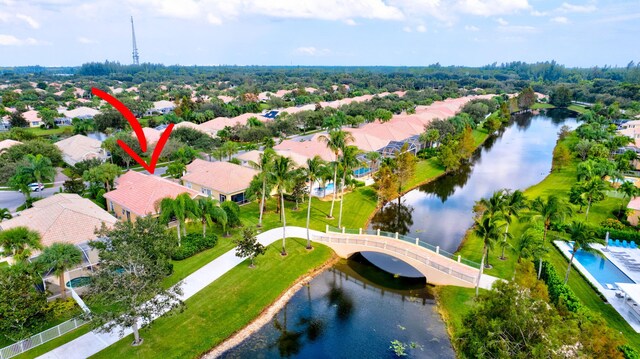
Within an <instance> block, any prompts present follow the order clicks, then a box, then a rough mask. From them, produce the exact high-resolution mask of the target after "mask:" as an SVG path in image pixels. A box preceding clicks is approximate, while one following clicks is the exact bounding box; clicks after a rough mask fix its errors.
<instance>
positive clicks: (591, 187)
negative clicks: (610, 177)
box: [582, 178, 607, 221]
mask: <svg viewBox="0 0 640 359" xmlns="http://www.w3.org/2000/svg"><path fill="white" fill-rule="evenodd" d="M606 189H607V185H606V184H605V183H604V181H603V180H602V179H600V178H594V179H592V180H591V181H589V182H587V183H585V184H584V186H583V192H582V193H583V195H584V196H585V197H586V199H587V211H586V215H585V216H584V220H585V221H587V220H588V219H589V209H591V204H592V203H593V201H600V200H602V199H603V198H604V190H606Z"/></svg>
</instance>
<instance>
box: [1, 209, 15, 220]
mask: <svg viewBox="0 0 640 359" xmlns="http://www.w3.org/2000/svg"><path fill="white" fill-rule="evenodd" d="M11 218H13V216H12V215H11V212H10V211H9V209H8V208H0V222H2V221H4V220H5V219H11Z"/></svg>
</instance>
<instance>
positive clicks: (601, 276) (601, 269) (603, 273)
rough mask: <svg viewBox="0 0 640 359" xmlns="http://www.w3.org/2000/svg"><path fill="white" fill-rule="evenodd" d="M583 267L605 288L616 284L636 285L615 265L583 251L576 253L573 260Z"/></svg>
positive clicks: (603, 258)
mask: <svg viewBox="0 0 640 359" xmlns="http://www.w3.org/2000/svg"><path fill="white" fill-rule="evenodd" d="M573 260H574V261H577V262H579V263H580V264H582V266H583V267H584V268H585V269H586V270H587V271H588V272H589V273H590V274H591V275H592V276H593V277H594V278H595V279H596V280H597V281H598V282H599V283H600V284H601V285H602V286H603V287H604V288H607V284H614V283H635V282H634V281H633V280H632V279H631V278H629V277H628V276H627V275H626V274H624V272H623V271H621V270H620V268H618V267H617V266H616V265H615V264H613V263H612V262H611V261H610V260H608V259H607V258H605V257H600V256H597V255H595V254H593V253H587V252H583V251H580V250H579V251H578V252H576V255H575V257H574V259H573Z"/></svg>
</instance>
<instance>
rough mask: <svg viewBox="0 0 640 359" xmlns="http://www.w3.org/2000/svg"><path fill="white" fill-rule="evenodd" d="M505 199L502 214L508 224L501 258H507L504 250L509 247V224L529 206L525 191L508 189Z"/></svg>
mask: <svg viewBox="0 0 640 359" xmlns="http://www.w3.org/2000/svg"><path fill="white" fill-rule="evenodd" d="M504 197H505V201H504V206H503V208H502V214H503V217H504V220H505V222H506V223H507V226H506V228H505V230H504V239H503V243H502V244H501V247H502V254H501V255H500V259H502V260H505V257H504V250H505V248H506V247H508V244H507V235H508V233H509V225H510V224H511V221H512V219H513V218H514V217H515V218H518V217H519V216H520V211H522V210H523V209H525V208H527V198H526V197H525V196H524V193H522V191H520V190H515V191H513V192H511V191H509V190H507V191H505V195H504Z"/></svg>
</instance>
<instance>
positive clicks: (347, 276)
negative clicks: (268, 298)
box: [222, 260, 454, 358]
mask: <svg viewBox="0 0 640 359" xmlns="http://www.w3.org/2000/svg"><path fill="white" fill-rule="evenodd" d="M363 266H366V264H364V263H359V264H354V263H353V261H352V260H349V261H341V262H340V263H339V264H337V265H336V266H335V267H334V268H332V269H330V270H328V271H325V272H324V273H322V274H320V276H318V277H316V278H315V279H313V280H312V281H311V282H310V283H309V285H308V286H306V287H304V288H302V289H300V290H299V291H298V292H297V293H296V294H295V295H294V296H293V297H292V299H291V300H290V301H289V303H288V304H287V306H286V307H285V308H283V309H282V310H281V311H280V312H279V313H278V314H277V315H276V317H275V318H274V320H273V321H272V324H271V325H266V326H264V327H263V328H261V329H260V330H259V331H258V332H256V333H254V334H253V335H251V336H250V337H249V338H247V339H246V340H245V341H244V342H242V343H241V344H240V345H239V346H238V347H236V348H233V349H231V350H230V351H228V352H226V353H224V354H223V355H222V357H224V358H286V357H294V358H385V357H388V358H391V357H392V353H391V352H390V351H389V345H390V342H391V341H392V340H396V339H397V340H399V341H401V342H403V343H406V344H409V343H412V342H413V343H415V344H416V345H417V346H416V348H414V349H410V350H409V351H408V354H409V355H408V356H407V357H408V358H454V353H453V350H452V348H451V344H450V342H449V338H448V335H447V333H446V331H445V328H444V324H443V323H442V320H441V318H440V316H439V315H438V313H437V311H436V310H435V301H434V300H433V296H432V295H431V294H429V295H428V296H424V295H423V294H424V293H430V288H429V287H427V286H425V285H424V284H422V285H421V287H420V288H415V289H411V290H407V289H404V290H403V289H392V288H387V287H384V286H381V285H379V284H376V283H374V282H371V281H369V280H367V279H366V278H364V277H363V276H361V275H360V273H358V272H357V271H356V270H360V269H362V268H364V267H363ZM368 270H369V271H375V270H376V269H375V268H373V267H371V266H369V267H368ZM368 275H369V276H373V277H378V276H376V275H371V273H369V274H368ZM383 277H384V276H383ZM380 278H382V277H380Z"/></svg>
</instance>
